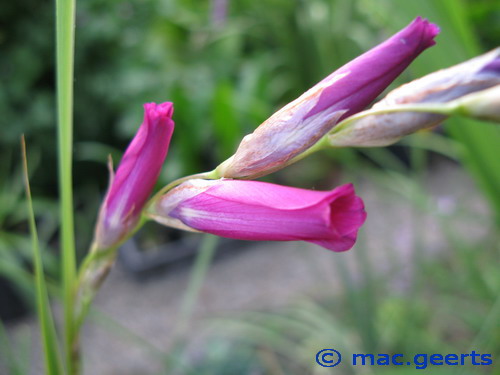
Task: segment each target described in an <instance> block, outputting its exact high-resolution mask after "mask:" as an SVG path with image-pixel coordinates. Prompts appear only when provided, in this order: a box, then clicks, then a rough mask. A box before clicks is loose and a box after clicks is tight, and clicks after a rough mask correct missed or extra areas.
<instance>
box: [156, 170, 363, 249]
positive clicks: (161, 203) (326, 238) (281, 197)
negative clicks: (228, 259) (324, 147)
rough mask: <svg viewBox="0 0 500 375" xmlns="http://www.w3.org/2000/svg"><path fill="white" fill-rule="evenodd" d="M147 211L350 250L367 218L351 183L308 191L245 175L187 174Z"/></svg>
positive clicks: (218, 230) (213, 229)
mask: <svg viewBox="0 0 500 375" xmlns="http://www.w3.org/2000/svg"><path fill="white" fill-rule="evenodd" d="M151 210H152V212H149V213H148V215H149V216H150V217H151V218H152V219H154V220H156V221H158V222H160V223H162V224H165V225H168V226H172V227H177V228H180V229H185V230H195V231H202V232H207V233H212V234H216V235H218V236H222V237H228V238H236V239H242V240H257V241H297V240H301V241H308V242H312V243H315V244H318V245H321V246H323V247H326V248H327V249H330V250H333V251H345V250H349V249H350V248H351V247H352V246H353V245H354V243H355V242H356V236H357V232H358V229H359V228H360V227H361V225H362V224H363V222H364V221H365V218H366V213H365V210H364V205H363V201H362V200H361V198H359V197H358V196H356V195H355V193H354V188H353V186H352V185H351V184H348V185H343V186H340V187H338V188H336V189H333V190H332V191H313V190H304V189H297V188H292V187H286V186H280V185H274V184H270V183H265V182H259V181H244V180H225V179H222V180H189V181H187V182H185V183H183V184H181V185H179V186H178V187H176V188H174V189H173V190H171V191H170V192H168V193H167V194H166V195H164V196H163V197H161V198H160V199H159V200H158V201H157V202H156V203H155V205H154V207H152V208H151Z"/></svg>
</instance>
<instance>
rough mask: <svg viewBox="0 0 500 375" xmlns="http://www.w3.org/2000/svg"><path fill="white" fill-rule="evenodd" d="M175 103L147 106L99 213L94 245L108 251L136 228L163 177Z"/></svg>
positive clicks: (172, 126)
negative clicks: (152, 192)
mask: <svg viewBox="0 0 500 375" xmlns="http://www.w3.org/2000/svg"><path fill="white" fill-rule="evenodd" d="M173 110H174V109H173V105H172V103H168V102H167V103H163V104H155V103H147V104H145V105H144V121H143V123H142V125H141V126H140V128H139V130H138V132H137V134H136V135H135V137H134V139H133V140H132V142H131V143H130V145H129V146H128V148H127V150H126V151H125V154H124V155H123V158H122V160H121V162H120V165H119V166H118V170H117V171H116V174H115V175H113V171H112V170H111V178H110V186H109V188H108V192H107V194H106V197H105V198H104V202H103V203H102V206H101V210H100V212H99V218H98V221H97V225H96V230H95V239H94V244H95V247H96V248H97V249H108V248H110V247H112V246H115V245H117V244H118V243H119V242H121V241H122V240H123V239H124V238H125V236H126V235H127V234H128V233H129V232H130V231H131V230H133V229H134V227H135V225H136V224H137V221H138V219H139V217H140V215H141V211H142V209H143V207H144V204H145V203H146V200H147V199H148V197H149V195H150V194H151V191H152V190H153V187H154V185H155V183H156V180H157V179H158V176H159V174H160V170H161V167H162V165H163V161H164V160H165V157H166V155H167V151H168V146H169V143H170V138H171V137H172V132H173V131H174V122H173V121H172V113H173Z"/></svg>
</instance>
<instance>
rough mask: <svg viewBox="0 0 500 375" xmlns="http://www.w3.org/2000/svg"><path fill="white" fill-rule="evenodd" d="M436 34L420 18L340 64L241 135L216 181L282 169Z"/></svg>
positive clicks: (364, 101)
mask: <svg viewBox="0 0 500 375" xmlns="http://www.w3.org/2000/svg"><path fill="white" fill-rule="evenodd" d="M438 32H439V29H438V27H437V26H436V25H434V24H431V23H429V22H428V21H427V20H424V19H422V18H420V17H418V18H416V19H415V20H414V21H413V22H412V23H411V24H410V25H408V26H407V27H406V28H404V29H403V30H401V31H400V32H398V33H397V34H395V35H393V36H392V37H391V38H389V39H388V40H386V41H385V42H383V43H382V44H380V45H378V46H377V47H375V48H373V49H371V50H370V51H368V52H366V53H364V54H363V55H361V56H359V57H357V58H356V59H354V60H352V61H351V62H349V63H348V64H346V65H344V66H343V67H341V68H340V69H338V70H337V71H335V72H333V73H332V74H331V75H329V76H328V77H326V78H325V79H323V80H322V81H321V82H319V83H318V84H317V85H316V86H314V87H313V88H311V89H310V90H309V91H307V92H305V93H304V94H303V95H302V96H300V97H299V98H298V99H296V100H295V101H293V102H291V103H289V104H288V105H286V106H285V107H283V108H282V109H281V110H279V111H278V112H276V113H275V114H274V115H272V116H271V117H270V118H269V119H268V120H266V121H265V122H264V123H263V124H261V125H260V126H259V127H258V128H257V129H256V130H255V131H254V132H253V133H252V134H250V135H247V136H246V137H245V138H244V139H243V141H242V142H241V144H240V145H239V147H238V150H237V151H236V153H235V155H233V156H232V157H231V158H229V159H228V160H226V161H225V162H224V163H222V164H221V165H220V166H219V167H218V168H217V170H218V172H219V175H220V176H221V177H228V178H256V177H260V176H263V175H266V174H268V173H271V172H273V171H275V170H278V169H280V168H282V167H284V166H285V165H286V163H287V162H288V161H290V160H291V159H293V158H294V157H296V156H297V155H299V154H301V153H302V152H303V151H305V150H307V149H308V148H309V147H311V146H312V145H313V144H314V143H316V142H317V141H318V140H319V139H320V138H321V137H322V136H324V135H325V134H326V133H328V131H330V130H331V129H332V128H333V127H334V126H335V124H336V123H338V122H339V121H341V120H342V119H344V118H346V117H348V116H351V115H352V114H354V113H357V112H359V111H361V110H362V109H364V108H365V107H366V106H367V105H368V104H369V103H370V102H372V101H373V100H374V99H375V98H376V97H377V96H378V95H379V94H380V93H381V92H382V91H383V90H384V89H385V88H386V87H387V86H388V85H389V84H390V83H391V82H392V81H393V80H394V79H395V78H396V77H397V76H398V75H399V74H400V73H401V72H402V71H403V70H404V69H405V68H406V67H407V66H408V65H409V64H410V63H411V62H412V61H413V60H414V59H415V58H416V57H417V56H418V55H419V54H420V53H421V52H422V51H424V50H425V49H426V48H428V47H430V46H432V45H434V43H435V42H434V37H435V36H436V35H437V34H438Z"/></svg>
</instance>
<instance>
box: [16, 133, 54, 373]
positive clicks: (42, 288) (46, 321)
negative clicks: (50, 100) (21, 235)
mask: <svg viewBox="0 0 500 375" xmlns="http://www.w3.org/2000/svg"><path fill="white" fill-rule="evenodd" d="M21 147H22V158H23V170H24V183H25V188H26V201H27V204H28V220H29V228H30V234H31V240H32V247H33V263H34V269H35V289H36V291H35V293H36V305H37V314H38V318H39V319H40V330H41V335H42V347H43V351H44V360H45V369H46V373H47V374H50V375H59V374H62V362H61V358H60V353H59V346H58V342H57V335H56V329H55V326H54V320H53V316H52V312H51V309H50V305H49V296H48V293H47V285H46V284H45V276H44V273H43V264H42V254H41V252H40V246H39V243H38V233H37V229H36V223H35V214H34V212H33V202H32V200H31V191H30V184H29V179H28V162H27V158H26V143H25V141H24V137H22V139H21Z"/></svg>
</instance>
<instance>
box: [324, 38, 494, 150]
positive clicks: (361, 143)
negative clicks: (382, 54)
mask: <svg viewBox="0 0 500 375" xmlns="http://www.w3.org/2000/svg"><path fill="white" fill-rule="evenodd" d="M498 84H500V48H497V49H495V50H493V51H491V52H489V53H486V54H484V55H481V56H479V57H476V58H474V59H471V60H468V61H466V62H463V63H461V64H458V65H455V66H453V67H451V68H448V69H443V70H439V71H437V72H434V73H431V74H429V75H427V76H425V77H422V78H420V79H417V80H415V81H412V82H410V83H407V84H405V85H403V86H401V87H399V88H397V89H395V90H393V91H391V92H390V93H389V94H388V95H387V96H386V97H385V98H384V99H382V100H381V101H380V102H378V103H377V104H375V105H374V106H373V108H372V109H370V110H368V111H365V112H362V113H359V114H357V115H355V116H352V117H351V118H348V119H346V120H345V121H344V122H343V123H341V124H339V125H338V126H337V127H336V128H335V129H334V130H333V131H332V132H331V134H330V135H329V137H328V141H329V143H330V145H332V146H335V147H348V146H353V147H356V146H357V147H371V146H387V145H390V144H392V143H395V142H397V141H398V140H399V139H401V138H402V137H404V136H406V135H408V134H411V133H414V132H416V131H418V130H422V129H428V128H432V127H434V126H436V125H438V124H440V123H441V122H442V121H444V120H445V119H446V118H447V116H448V115H449V114H453V111H452V110H451V109H452V108H453V107H454V106H453V104H452V103H455V100H456V99H457V98H461V97H462V96H464V95H467V94H470V93H474V92H480V91H482V90H485V89H487V88H490V87H492V86H496V85H498ZM440 103H446V104H449V105H442V106H439V105H438V104H440ZM412 106H413V107H415V109H414V110H412V109H411V108H412ZM426 106H427V107H428V108H429V110H428V111H426V108H425V107H426ZM419 107H420V109H419ZM417 110H418V111H417ZM478 110H479V109H478Z"/></svg>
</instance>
